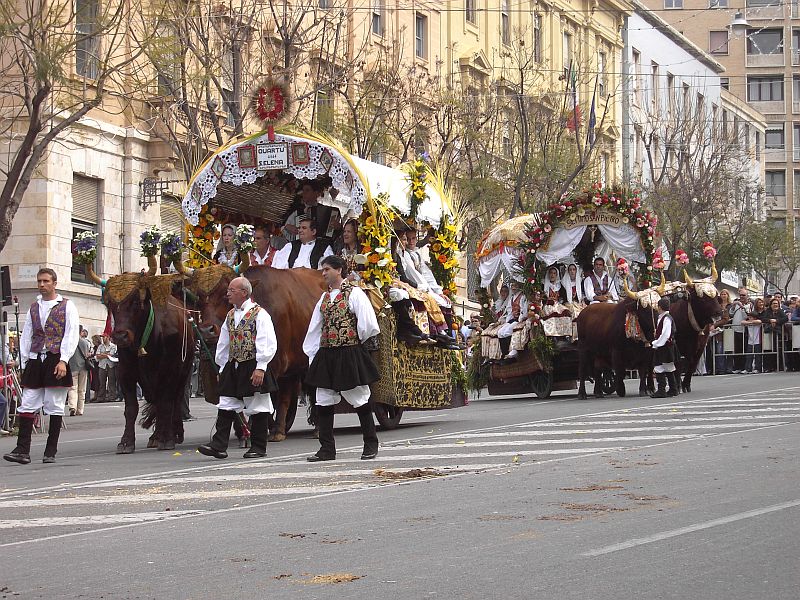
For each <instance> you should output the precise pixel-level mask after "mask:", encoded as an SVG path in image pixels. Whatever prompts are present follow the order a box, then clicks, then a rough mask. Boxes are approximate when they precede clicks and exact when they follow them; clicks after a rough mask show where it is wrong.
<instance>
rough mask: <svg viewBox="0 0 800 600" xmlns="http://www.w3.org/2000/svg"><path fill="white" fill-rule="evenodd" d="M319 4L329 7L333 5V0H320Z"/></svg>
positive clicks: (322, 6)
mask: <svg viewBox="0 0 800 600" xmlns="http://www.w3.org/2000/svg"><path fill="white" fill-rule="evenodd" d="M318 6H319V7H320V8H322V9H328V8H330V7H331V0H319V4H318Z"/></svg>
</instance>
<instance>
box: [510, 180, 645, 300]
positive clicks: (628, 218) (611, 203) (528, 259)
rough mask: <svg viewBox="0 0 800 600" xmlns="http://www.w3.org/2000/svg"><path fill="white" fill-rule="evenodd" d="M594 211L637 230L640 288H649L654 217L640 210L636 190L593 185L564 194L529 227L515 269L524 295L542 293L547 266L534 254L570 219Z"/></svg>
mask: <svg viewBox="0 0 800 600" xmlns="http://www.w3.org/2000/svg"><path fill="white" fill-rule="evenodd" d="M598 208H602V209H605V210H608V211H612V212H616V213H618V214H619V215H620V216H621V217H622V222H623V223H625V224H630V225H631V226H633V227H635V228H636V229H637V230H638V232H639V235H640V237H641V240H642V248H643V249H644V254H645V264H646V265H647V268H646V269H643V270H642V273H641V275H640V279H641V282H640V283H641V284H642V286H641V287H648V286H649V285H650V284H652V282H653V265H652V260H653V254H654V251H655V248H654V242H653V240H654V238H655V237H656V226H657V225H658V217H656V216H655V215H654V214H652V213H650V211H648V210H646V209H644V208H643V207H642V199H641V196H640V192H639V190H627V189H624V188H622V187H620V186H613V187H603V186H602V185H601V184H599V183H596V184H594V185H593V186H592V188H591V189H589V190H584V191H582V192H579V193H569V192H568V193H566V194H564V195H563V196H562V197H561V198H560V199H559V200H558V201H557V202H555V203H554V204H552V205H550V206H549V207H548V209H547V211H546V212H544V213H543V214H542V215H541V216H540V219H539V224H533V225H531V227H529V228H528V230H527V231H526V234H527V240H526V241H525V242H523V243H522V244H520V246H521V248H522V250H523V253H522V256H521V257H520V259H519V266H518V270H519V272H520V273H521V274H522V275H523V277H524V280H523V287H524V288H526V292H531V291H533V290H540V291H541V289H542V279H543V277H544V272H545V269H546V268H547V265H545V264H544V263H542V261H540V260H538V259H537V258H536V251H537V250H538V249H539V248H540V247H541V246H542V245H543V244H544V243H545V242H547V241H548V240H549V239H550V235H551V233H552V231H553V229H554V228H556V227H557V226H558V224H559V223H560V222H561V221H563V220H566V219H568V218H569V217H570V216H572V215H578V216H583V215H585V214H586V213H587V212H588V211H592V210H596V209H598Z"/></svg>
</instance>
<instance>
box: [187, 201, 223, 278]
mask: <svg viewBox="0 0 800 600" xmlns="http://www.w3.org/2000/svg"><path fill="white" fill-rule="evenodd" d="M213 210H215V209H212V208H211V207H210V206H209V205H208V204H204V205H203V207H202V208H201V209H200V218H199V220H198V222H197V225H196V226H195V227H192V226H191V225H188V224H187V226H186V233H187V234H188V235H187V238H188V239H187V240H186V247H187V248H188V250H189V258H188V260H187V261H186V266H187V267H191V268H193V269H197V268H201V267H207V266H209V265H210V264H211V259H210V257H211V253H212V252H213V251H214V240H216V239H218V238H219V232H218V231H217V228H216V226H215V221H216V219H215V217H214V215H213V214H212V211H213Z"/></svg>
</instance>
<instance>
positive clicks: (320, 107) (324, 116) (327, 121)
mask: <svg viewBox="0 0 800 600" xmlns="http://www.w3.org/2000/svg"><path fill="white" fill-rule="evenodd" d="M314 104H315V112H316V113H317V114H316V120H317V129H319V130H320V131H324V132H326V133H332V132H333V98H331V96H330V94H329V93H328V92H326V91H323V90H320V91H318V92H317V96H316V98H315V102H314Z"/></svg>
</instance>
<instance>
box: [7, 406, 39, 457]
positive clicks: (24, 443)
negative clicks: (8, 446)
mask: <svg viewBox="0 0 800 600" xmlns="http://www.w3.org/2000/svg"><path fill="white" fill-rule="evenodd" d="M17 423H18V424H19V435H18V436H17V447H16V448H14V449H13V450H12V451H11V452H9V453H8V454H4V455H3V458H4V459H6V460H7V461H8V462H15V463H19V464H21V465H27V464H28V463H29V462H31V434H32V433H33V415H30V417H27V416H23V414H22V413H19V414H17Z"/></svg>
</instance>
